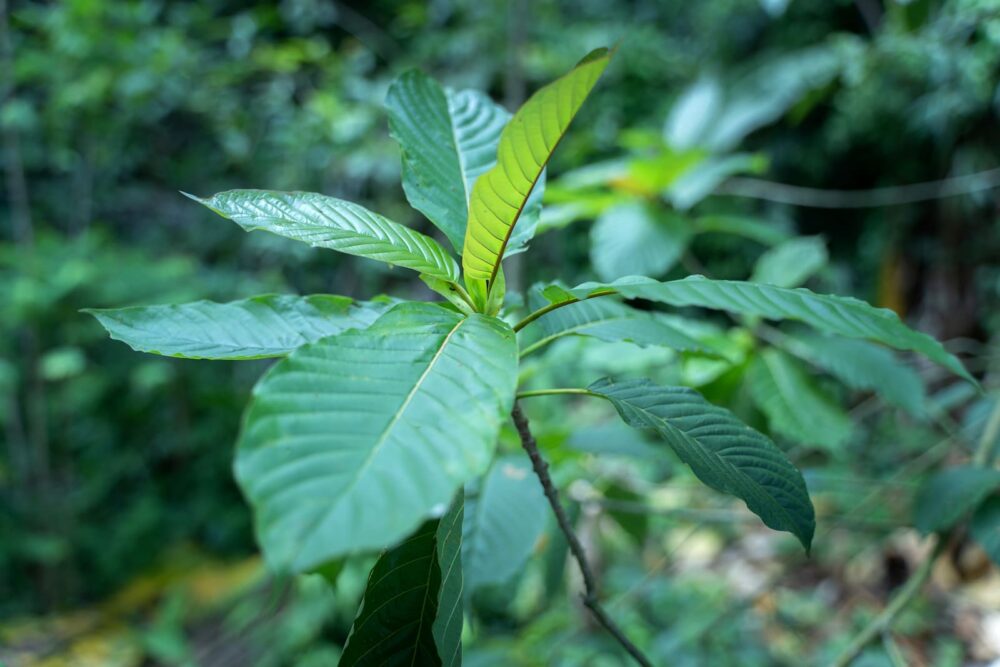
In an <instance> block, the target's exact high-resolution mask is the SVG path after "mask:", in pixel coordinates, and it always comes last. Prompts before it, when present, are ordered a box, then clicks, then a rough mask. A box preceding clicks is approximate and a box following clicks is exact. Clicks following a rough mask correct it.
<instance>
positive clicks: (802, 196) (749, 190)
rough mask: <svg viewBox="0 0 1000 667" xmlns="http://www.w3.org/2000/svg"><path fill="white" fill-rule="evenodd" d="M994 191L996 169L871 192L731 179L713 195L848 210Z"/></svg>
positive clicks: (999, 179)
mask: <svg viewBox="0 0 1000 667" xmlns="http://www.w3.org/2000/svg"><path fill="white" fill-rule="evenodd" d="M996 187H1000V167H998V168H995V169H987V170H986V171H980V172H976V173H972V174H963V175H961V176H952V177H950V178H943V179H941V180H937V181H926V182H923V183H910V184H908V185H891V186H887V187H881V188H873V189H871V190H824V189H819V188H807V187H801V186H798V185H789V184H787V183H775V182H773V181H765V180H762V179H759V178H743V177H734V178H731V179H729V180H728V181H726V183H724V184H723V185H722V186H720V187H719V189H718V190H716V192H715V193H716V194H719V195H730V196H733V197H748V198H750V199H763V200H766V201H773V202H778V203H781V204H790V205H792V206H808V207H812V208H833V209H851V208H878V207H881V206H902V205H904V204H915V203H918V202H923V201H930V200H933V199H943V198H945V197H956V196H959V195H966V194H971V193H973V192H981V191H983V190H992V189H993V188H996Z"/></svg>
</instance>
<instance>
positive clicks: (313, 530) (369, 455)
mask: <svg viewBox="0 0 1000 667" xmlns="http://www.w3.org/2000/svg"><path fill="white" fill-rule="evenodd" d="M516 355H517V350H516V343H515V339H514V335H513V332H512V331H511V329H510V327H509V326H507V325H506V324H504V323H503V322H501V321H500V320H497V319H495V318H491V317H485V316H482V315H472V316H469V317H463V316H462V315H461V314H459V313H456V312H454V311H451V310H448V309H445V308H443V307H441V306H437V305H433V304H420V303H405V304H400V305H398V306H395V307H394V308H393V309H392V310H390V311H389V312H388V313H386V314H385V315H383V316H382V318H381V319H379V321H378V322H376V323H375V324H374V325H372V326H371V327H369V328H368V329H367V330H365V331H347V332H345V333H342V334H340V335H337V336H331V337H328V338H324V339H321V340H319V341H317V342H315V343H311V344H309V345H305V346H303V347H300V348H299V349H297V350H296V351H295V352H293V353H292V354H291V355H289V356H288V358H286V359H284V360H282V361H280V362H279V363H277V364H276V365H275V366H274V367H273V368H272V369H271V370H270V372H268V373H267V374H266V375H265V376H264V378H263V379H262V380H261V381H260V383H259V384H258V385H257V387H256V389H255V391H254V397H253V400H252V402H251V404H250V407H249V409H248V412H247V416H246V419H245V422H244V428H243V433H242V436H241V438H240V442H239V446H238V450H237V455H236V477H237V480H238V481H239V483H240V485H241V487H242V488H243V491H244V493H245V494H246V496H247V498H248V499H249V501H250V504H251V505H252V506H253V509H254V512H255V523H256V527H257V536H258V539H259V541H260V543H261V545H262V547H263V550H264V555H265V557H266V558H267V560H268V561H269V562H270V563H271V564H272V565H273V566H275V567H277V568H279V569H291V570H293V571H304V570H308V569H310V568H312V567H316V566H318V565H321V564H322V563H324V562H327V561H329V560H331V559H333V558H336V557H339V556H343V555H349V554H353V553H359V552H367V551H371V550H375V549H382V548H386V547H388V546H391V545H392V544H395V543H397V542H398V541H399V540H401V539H402V538H403V537H405V536H406V535H408V534H409V533H411V532H412V531H413V530H414V529H416V527H417V526H418V525H419V524H420V523H421V522H422V521H424V520H425V519H426V518H427V517H428V516H430V515H432V513H433V512H434V511H435V508H440V507H441V506H443V505H445V504H447V503H448V502H449V501H450V500H451V497H452V496H453V495H454V493H455V491H456V490H457V489H458V488H459V487H461V486H462V485H464V484H465V483H466V482H468V481H469V480H471V479H473V478H475V477H476V476H478V475H481V474H482V473H483V472H484V471H485V470H486V468H487V466H488V465H489V461H490V459H491V456H492V453H493V450H494V447H495V444H496V438H497V434H498V433H499V429H500V425H501V423H502V422H503V420H504V419H505V418H506V417H507V415H508V413H509V411H510V408H511V404H512V400H513V398H512V397H513V393H514V387H515V381H516V376H517V356H516ZM448 397H452V398H450V399H449V398H448Z"/></svg>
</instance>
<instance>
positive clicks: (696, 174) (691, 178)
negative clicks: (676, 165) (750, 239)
mask: <svg viewBox="0 0 1000 667" xmlns="http://www.w3.org/2000/svg"><path fill="white" fill-rule="evenodd" d="M766 168H767V159H766V158H764V157H763V156H761V155H755V154H753V153H735V154H733V155H726V156H724V157H710V158H708V159H706V160H704V161H703V162H701V163H699V164H697V165H694V166H693V167H692V168H691V169H689V170H687V171H686V172H684V173H683V174H681V175H680V176H678V177H677V179H675V180H674V181H673V182H672V183H671V184H670V185H669V186H668V187H667V188H666V189H665V190H664V192H663V194H664V196H665V197H666V198H667V199H668V200H669V201H670V203H671V204H673V206H674V208H676V209H677V210H679V211H686V210H688V209H689V208H691V207H692V206H694V205H695V204H697V203H699V202H700V201H701V200H703V199H705V198H706V197H708V196H709V195H710V194H712V193H713V192H715V190H716V188H718V187H719V186H720V185H722V183H723V182H725V181H726V179H728V178H729V177H730V176H733V175H735V174H760V173H763V172H764V171H765V170H766Z"/></svg>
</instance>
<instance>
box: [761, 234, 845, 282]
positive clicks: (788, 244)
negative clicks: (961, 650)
mask: <svg viewBox="0 0 1000 667" xmlns="http://www.w3.org/2000/svg"><path fill="white" fill-rule="evenodd" d="M827 259H828V255H827V252H826V243H824V242H823V239H822V238H821V237H819V236H799V237H797V238H794V239H791V240H788V241H785V242H784V243H782V244H780V245H776V246H774V247H773V248H771V249H770V250H768V251H767V252H765V253H764V254H763V255H761V256H760V259H758V260H757V264H756V266H754V270H753V276H752V277H751V278H750V280H752V281H753V282H755V283H765V284H767V285H775V286H776V287H798V286H799V285H801V284H803V283H804V282H805V281H806V280H808V279H809V278H811V277H812V276H813V274H815V273H816V272H817V271H819V270H820V269H822V268H823V267H824V266H826V262H827Z"/></svg>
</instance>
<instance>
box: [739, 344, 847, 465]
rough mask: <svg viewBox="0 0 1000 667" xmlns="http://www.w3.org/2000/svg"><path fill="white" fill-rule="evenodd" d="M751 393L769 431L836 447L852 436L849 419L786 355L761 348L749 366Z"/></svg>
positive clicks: (791, 438)
mask: <svg viewBox="0 0 1000 667" xmlns="http://www.w3.org/2000/svg"><path fill="white" fill-rule="evenodd" d="M748 379H749V387H750V395H751V396H752V397H753V399H754V402H756V403H757V405H758V406H759V407H760V409H761V410H762V411H763V412H764V414H765V415H767V421H768V424H769V425H770V427H771V430H772V431H774V432H776V433H780V434H781V435H783V436H785V437H786V438H788V439H790V440H795V441H797V442H802V443H806V444H811V445H818V446H820V447H824V448H827V449H835V448H837V447H840V446H841V445H843V444H844V442H846V441H847V440H848V439H849V438H850V437H851V430H852V428H851V420H850V418H849V417H848V416H847V414H846V413H845V412H844V411H843V410H841V409H840V406H838V405H837V404H836V403H834V402H833V401H832V400H831V399H830V397H829V396H827V395H826V394H824V393H823V392H821V391H820V390H819V388H818V387H816V386H815V384H814V382H813V380H812V378H810V377H809V375H808V374H807V373H806V372H805V370H803V368H802V367H801V366H800V365H799V364H798V362H796V361H795V359H793V358H791V357H789V356H788V355H787V354H785V353H783V352H781V351H780V350H775V349H765V350H762V351H761V352H760V353H759V354H758V355H757V356H756V357H755V358H754V360H753V362H751V364H750V369H749V378H748Z"/></svg>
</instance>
